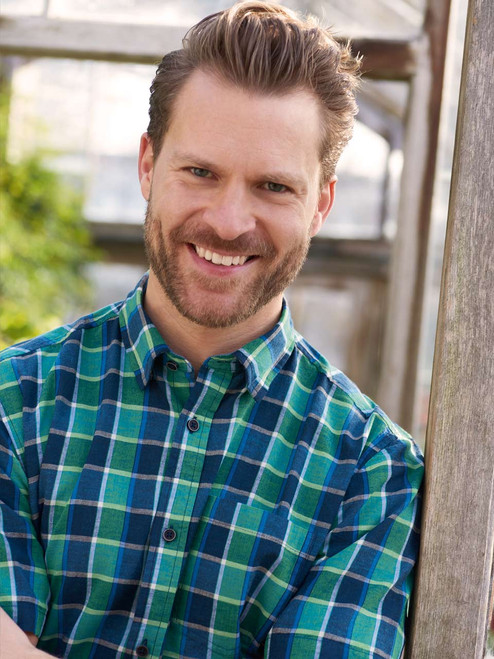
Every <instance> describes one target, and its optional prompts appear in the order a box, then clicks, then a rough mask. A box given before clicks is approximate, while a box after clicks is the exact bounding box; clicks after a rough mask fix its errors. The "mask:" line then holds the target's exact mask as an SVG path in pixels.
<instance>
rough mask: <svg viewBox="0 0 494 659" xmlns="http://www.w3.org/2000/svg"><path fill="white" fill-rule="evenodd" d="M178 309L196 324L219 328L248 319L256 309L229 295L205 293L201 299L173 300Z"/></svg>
mask: <svg viewBox="0 0 494 659" xmlns="http://www.w3.org/2000/svg"><path fill="white" fill-rule="evenodd" d="M172 302H173V303H174V305H175V307H176V308H177V310H178V311H179V312H180V313H181V314H182V316H184V317H185V318H187V320H190V321H192V322H193V323H195V324H196V325H200V326H201V327H208V328H211V329H219V328H226V327H233V326H234V325H238V324H239V323H241V322H243V321H244V320H247V318H249V317H250V316H251V315H252V314H253V312H254V310H252V309H249V308H248V307H247V305H245V304H242V303H241V302H239V301H238V300H237V299H231V298H230V296H228V295H218V294H216V295H211V293H207V294H204V295H203V296H202V299H201V300H195V301H192V300H188V301H187V302H186V301H184V300H172Z"/></svg>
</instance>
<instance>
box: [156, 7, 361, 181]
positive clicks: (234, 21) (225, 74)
mask: <svg viewBox="0 0 494 659" xmlns="http://www.w3.org/2000/svg"><path fill="white" fill-rule="evenodd" d="M182 43H183V48H182V49H181V50H176V51H173V52H171V53H168V54H167V55H165V57H163V59H162V60H161V63H160V64H159V66H158V69H157V71H156V76H155V78H154V80H153V83H152V85H151V98H150V107H149V117H150V121H149V126H148V135H149V138H150V140H151V143H152V145H153V151H154V157H155V158H156V157H157V156H158V154H159V152H160V149H161V146H162V143H163V137H164V135H165V133H166V131H167V130H168V127H169V123H170V119H171V115H172V111H173V104H174V100H175V99H176V97H177V95H178V94H179V92H180V91H181V89H182V87H183V86H184V84H185V83H186V81H187V79H188V78H189V76H190V75H191V74H192V73H193V72H194V71H195V70H197V69H200V70H201V71H204V72H206V73H212V74H214V75H217V76H219V77H220V79H224V80H225V81H226V82H229V83H231V84H233V85H235V86H238V87H240V88H242V89H245V90H246V91H253V92H259V93H263V94H280V95H283V94H285V93H289V92H292V91H297V90H305V91H309V92H311V93H313V94H314V96H315V98H316V99H317V100H318V101H319V104H320V108H321V117H322V121H321V126H322V131H321V134H322V138H321V144H320V153H319V157H320V161H321V166H322V182H323V183H324V182H326V181H328V180H329V179H330V178H331V177H332V176H333V174H334V172H335V167H336V163H337V162H338V159H339V157H340V155H341V152H342V151H343V149H344V147H345V146H346V144H347V143H348V141H349V139H350V138H351V136H352V131H353V124H354V119H355V115H356V114H357V104H356V101H355V90H356V87H357V85H358V79H359V68H360V59H359V58H358V57H354V56H353V55H352V53H351V50H350V45H349V44H348V43H347V44H339V43H338V42H337V41H336V40H335V39H334V37H333V36H332V34H331V32H330V31H329V29H326V28H323V27H321V26H320V25H319V22H318V21H317V19H316V18H314V17H312V16H308V17H302V16H299V15H298V14H296V13H295V12H293V11H291V10H289V9H287V8H286V7H282V6H281V5H277V4H271V3H267V2H259V1H256V0H247V1H246V2H238V3H236V4H234V5H233V6H232V7H231V8H230V9H226V10H225V11H221V12H218V13H216V14H212V15H211V16H207V17H206V18H204V19H203V20H201V21H200V22H199V23H197V25H195V26H194V27H192V28H191V29H190V30H189V31H188V32H187V34H186V35H185V37H184V39H183V42H182Z"/></svg>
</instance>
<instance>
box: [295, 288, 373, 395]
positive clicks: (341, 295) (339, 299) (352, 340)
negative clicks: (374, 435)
mask: <svg viewBox="0 0 494 659" xmlns="http://www.w3.org/2000/svg"><path fill="white" fill-rule="evenodd" d="M287 299H288V302H289V304H290V309H291V312H292V315H293V322H294V325H295V327H296V328H297V330H298V331H299V332H300V333H301V334H302V335H303V336H304V337H305V338H306V339H307V340H308V341H309V343H311V344H312V345H313V346H314V348H316V349H317V350H318V351H319V352H321V353H322V354H323V355H324V356H325V357H326V358H327V359H328V360H329V361H330V362H331V364H332V365H333V366H336V367H337V368H339V369H340V370H342V371H343V372H344V373H345V374H346V375H347V376H348V377H350V378H351V379H352V380H353V381H354V382H355V383H356V384H357V385H358V386H359V387H360V388H361V389H362V391H364V392H365V393H366V394H367V395H369V396H371V397H374V396H376V393H377V391H376V390H377V385H378V381H379V361H380V351H381V341H382V318H383V314H384V305H385V300H386V284H385V282H382V281H373V280H371V279H367V280H363V279H357V278H350V277H338V276H332V277H325V278H324V279H322V278H321V279H320V280H319V281H318V280H317V279H312V278H311V279H309V278H307V277H304V276H303V275H301V276H299V278H298V279H297V280H296V281H295V283H294V284H293V285H292V286H291V287H290V289H289V290H288V291H287Z"/></svg>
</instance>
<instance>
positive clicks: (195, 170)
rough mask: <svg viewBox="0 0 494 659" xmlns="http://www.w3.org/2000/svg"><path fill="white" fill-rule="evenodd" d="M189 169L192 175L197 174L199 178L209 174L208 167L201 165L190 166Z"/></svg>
mask: <svg viewBox="0 0 494 659" xmlns="http://www.w3.org/2000/svg"><path fill="white" fill-rule="evenodd" d="M190 171H191V172H192V174H194V176H198V177H199V178H208V177H209V176H211V172H210V171H209V169H202V167H191V168H190Z"/></svg>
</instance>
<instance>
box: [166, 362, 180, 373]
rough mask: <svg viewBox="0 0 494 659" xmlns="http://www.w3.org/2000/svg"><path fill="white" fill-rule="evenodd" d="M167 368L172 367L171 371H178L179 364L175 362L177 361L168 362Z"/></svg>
mask: <svg viewBox="0 0 494 659" xmlns="http://www.w3.org/2000/svg"><path fill="white" fill-rule="evenodd" d="M166 366H167V368H169V369H170V371H177V370H178V366H177V365H176V364H175V362H166Z"/></svg>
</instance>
